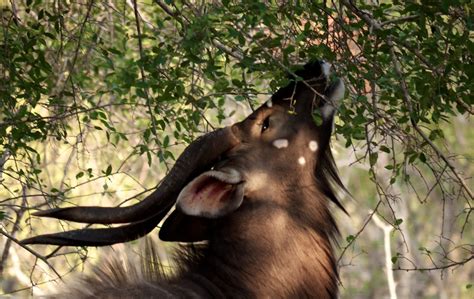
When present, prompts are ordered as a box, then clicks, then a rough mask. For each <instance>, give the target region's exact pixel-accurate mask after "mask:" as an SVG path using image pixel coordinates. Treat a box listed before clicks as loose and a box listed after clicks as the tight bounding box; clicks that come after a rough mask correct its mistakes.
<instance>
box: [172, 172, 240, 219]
mask: <svg viewBox="0 0 474 299" xmlns="http://www.w3.org/2000/svg"><path fill="white" fill-rule="evenodd" d="M243 183H244V182H243V180H242V175H241V174H240V173H239V172H238V171H237V170H235V169H233V168H223V169H218V170H209V171H206V172H204V173H202V174H201V175H199V176H198V177H197V178H195V179H194V180H192V181H191V182H190V183H189V184H187V185H186V187H184V188H183V190H182V191H181V192H180V194H179V195H178V199H177V203H176V207H177V209H179V210H181V211H182V212H183V213H185V214H187V215H190V216H201V217H207V218H217V217H220V216H223V215H225V214H227V213H230V212H232V211H234V210H235V209H237V208H238V207H239V206H240V204H241V203H242V201H243V198H244V184H243Z"/></svg>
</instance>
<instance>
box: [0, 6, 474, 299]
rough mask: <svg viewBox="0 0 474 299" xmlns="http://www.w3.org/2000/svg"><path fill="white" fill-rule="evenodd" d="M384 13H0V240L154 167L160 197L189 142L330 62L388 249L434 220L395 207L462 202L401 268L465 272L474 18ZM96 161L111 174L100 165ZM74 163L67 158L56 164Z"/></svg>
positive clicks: (26, 9) (218, 9) (398, 260)
mask: <svg viewBox="0 0 474 299" xmlns="http://www.w3.org/2000/svg"><path fill="white" fill-rule="evenodd" d="M376 2H377V3H378V1H374V2H372V1H366V2H360V1H358V2H357V3H356V2H355V1H345V0H341V1H338V2H337V1H336V3H334V4H329V2H327V1H311V2H310V1H294V2H293V1H290V2H284V1H229V0H226V1H221V2H214V1H211V2H188V1H176V2H175V1H159V0H156V1H151V0H148V1H141V2H138V3H137V2H136V1H135V0H133V1H107V2H105V1H93V0H81V1H76V2H72V1H47V0H43V1H42V0H34V1H33V0H26V1H18V2H17V1H10V2H7V1H4V2H0V5H2V7H1V13H0V18H1V22H2V28H1V31H0V70H1V78H0V101H1V105H0V140H1V141H0V171H1V174H0V183H1V185H2V186H3V187H4V189H5V191H0V194H1V195H2V198H1V199H0V221H2V223H3V224H2V228H1V231H2V232H4V235H5V236H10V237H12V238H14V236H15V234H17V233H19V232H18V230H17V228H16V229H14V227H15V223H16V226H18V225H19V224H20V223H22V224H24V219H21V218H22V216H23V212H24V211H29V210H31V209H38V208H42V207H45V206H46V205H58V204H60V203H61V201H64V200H69V199H71V198H73V197H77V196H84V194H85V193H84V192H83V191H80V190H83V189H81V188H89V189H91V190H96V191H97V189H95V188H97V186H96V185H95V184H100V185H99V187H100V189H101V191H100V192H97V193H96V194H97V195H98V196H99V195H100V194H102V195H106V194H113V193H116V192H120V190H118V189H120V188H117V187H115V186H117V179H115V178H116V177H120V178H122V175H123V176H125V177H127V176H131V177H134V176H136V177H141V178H145V177H146V176H145V177H144V176H143V175H139V173H143V171H151V170H149V169H148V168H141V170H140V171H138V170H137V169H133V166H134V165H138V164H139V165H142V164H141V163H143V162H145V163H146V164H148V166H153V167H154V169H155V171H156V172H157V174H155V173H154V172H152V174H153V175H151V176H149V177H150V179H147V180H146V182H143V183H144V184H148V185H150V186H153V185H154V184H157V183H158V179H157V177H158V176H159V174H158V173H160V172H161V173H160V174H162V173H163V172H164V171H165V170H166V169H167V168H168V165H169V164H170V163H173V160H174V158H175V157H176V156H177V154H179V150H180V148H182V147H180V145H182V144H186V143H189V142H190V141H191V140H193V139H194V138H195V137H196V136H198V135H200V134H201V133H202V132H204V131H206V130H208V129H209V128H213V127H215V126H220V125H223V124H225V123H228V122H229V120H230V119H231V118H236V117H239V116H240V115H242V114H245V111H242V109H240V108H242V107H247V108H246V109H247V110H248V107H253V106H255V105H257V103H260V102H262V101H263V100H265V98H266V97H268V95H269V94H270V93H271V92H272V91H274V90H276V89H277V88H278V87H279V86H281V85H282V84H284V83H285V81H286V74H288V73H291V72H292V70H293V69H294V66H296V65H298V64H302V63H304V62H306V61H308V60H311V59H318V58H324V59H326V60H328V61H330V62H331V63H332V64H333V68H334V69H335V71H336V72H337V73H338V75H339V76H341V77H343V78H344V80H345V83H346V86H347V88H348V90H349V92H348V95H347V97H346V99H345V101H344V103H343V104H342V105H341V106H340V108H339V118H338V120H337V122H336V134H337V136H338V138H339V141H340V142H339V143H341V144H342V145H344V146H345V147H346V148H348V149H352V150H353V152H354V154H355V156H356V158H355V160H356V161H357V163H360V165H365V166H364V167H367V168H368V172H367V171H365V173H366V174H367V175H368V176H367V177H366V179H367V180H371V181H372V182H373V184H372V187H371V189H370V190H371V191H370V192H372V193H370V194H367V195H369V196H368V197H367V199H368V202H367V203H364V205H365V206H368V207H370V208H371V209H372V210H374V211H375V212H374V213H376V214H380V215H382V216H383V217H384V220H385V221H386V222H387V223H389V224H391V225H393V227H394V229H395V231H397V232H398V234H399V235H397V236H393V239H394V240H395V239H397V240H398V238H401V239H403V238H408V237H407V236H408V235H410V232H411V233H413V232H416V231H417V228H416V227H418V229H419V226H420V225H422V224H421V223H420V222H416V221H423V219H421V220H412V221H413V222H414V223H412V222H411V221H410V222H409V221H406V217H408V216H409V215H407V213H405V217H402V216H400V215H399V214H400V213H401V212H400V207H399V205H400V203H402V204H403V205H404V206H405V208H406V209H408V210H411V211H416V212H417V213H418V212H420V211H421V210H422V208H420V206H421V204H425V203H426V202H429V201H435V203H434V204H435V207H436V209H437V212H436V215H445V214H444V212H445V210H444V206H445V205H446V204H447V203H448V204H449V205H452V207H451V208H452V210H450V212H449V213H450V214H449V215H451V216H450V218H449V219H451V221H452V222H453V223H455V226H453V227H452V228H450V232H449V233H447V232H446V231H444V230H443V228H444V227H445V224H444V218H443V220H442V221H443V223H442V224H441V231H440V232H439V231H435V230H434V229H428V230H427V231H426V232H427V233H428V234H429V235H430V236H435V235H438V236H441V237H440V241H439V243H438V244H437V246H435V247H436V250H430V249H427V248H428V247H429V246H428V245H426V244H425V243H423V245H420V248H423V249H420V251H421V254H422V255H425V256H428V257H430V258H431V259H432V260H433V263H434V265H433V264H431V262H429V261H428V262H425V263H424V264H421V265H420V264H419V263H418V262H419V261H420V260H418V261H415V262H413V260H412V259H410V258H409V254H405V253H406V252H405V253H403V252H399V253H397V255H396V256H394V257H392V258H391V260H392V262H393V264H394V267H395V268H400V269H407V270H417V269H419V268H430V269H431V268H433V269H440V270H441V269H448V268H452V267H455V268H457V267H460V266H462V265H463V264H465V263H468V262H469V261H470V260H471V259H472V245H473V239H472V233H469V231H470V230H472V227H471V226H470V223H469V217H470V213H471V211H472V206H471V203H472V198H473V193H472V191H471V190H470V189H469V183H468V182H466V181H465V180H467V178H469V172H470V171H472V166H470V164H469V159H472V152H471V153H469V152H466V151H465V149H463V148H459V151H458V152H452V151H451V150H454V149H457V147H456V142H458V141H459V140H456V138H455V137H453V136H456V135H455V134H456V130H452V129H451V128H452V127H451V125H450V123H451V122H453V121H454V122H458V119H459V118H464V119H465V118H467V117H470V116H471V115H472V113H473V110H472V104H473V103H472V99H473V97H472V95H471V90H472V89H473V84H474V83H473V82H474V80H473V75H474V68H473V67H472V65H473V56H472V53H473V50H474V36H473V33H472V32H473V26H474V24H473V22H472V15H471V13H472V10H473V9H474V7H473V6H472V3H471V2H470V1H462V0H459V1H424V0H423V1H414V2H411V1H410V2H407V3H405V2H403V1H395V0H394V1H380V3H379V4H376ZM459 131H460V132H465V134H468V132H469V130H465V131H463V130H462V129H461V130H459ZM471 137H472V136H471ZM458 139H459V138H458ZM466 139H468V138H466ZM468 140H469V139H468ZM469 144H470V146H472V143H469ZM99 149H100V153H99V154H97V157H96V158H97V160H98V161H101V162H97V161H95V160H94V159H92V154H91V152H92V153H94V154H95V153H96V152H99ZM339 150H340V151H343V149H342V147H341V148H340V149H339ZM66 151H67V152H69V153H70V154H69V156H68V157H67V158H64V157H63V156H61V157H62V158H61V159H59V158H55V157H54V156H55V155H58V156H60V155H61V154H63V153H64V152H66ZM345 151H346V152H349V151H348V150H345ZM459 154H464V155H465V156H467V159H466V157H464V158H463V157H459V156H457V155H459ZM341 160H342V159H341ZM92 162H94V163H92ZM57 163H59V164H57ZM136 163H138V164H136ZM364 163H365V164H364ZM346 164H349V163H346ZM59 165H61V170H60V171H59V172H58V169H59ZM53 169H56V172H54V170H53ZM144 169H145V170H144ZM52 172H54V173H55V175H52ZM361 176H362V174H359V176H357V177H358V178H360V177H361ZM133 180H135V181H137V180H138V179H134V178H133ZM138 181H140V180H138ZM127 182H128V181H127ZM127 184H128V185H127V186H132V184H133V183H130V182H129V183H127ZM130 188H131V189H132V191H134V193H135V194H136V193H138V192H137V189H139V188H141V189H140V192H141V193H143V192H146V191H148V189H147V188H143V187H137V184H135V185H134V186H133V187H130ZM354 188H356V186H354ZM404 188H406V189H404ZM350 189H351V190H354V189H352V188H350ZM400 190H403V191H404V192H405V193H406V194H410V197H409V198H405V197H404V196H402V195H401V194H400V193H401V192H400ZM89 191H90V190H89ZM360 192H364V191H360ZM360 192H359V191H357V194H355V195H356V196H364V194H363V193H360ZM367 192H368V191H367ZM354 193H356V192H354ZM412 194H413V196H412ZM132 197H135V196H132ZM102 198H103V196H102ZM122 199H124V198H122ZM410 199H413V200H416V199H418V201H416V202H418V205H415V204H413V202H410V201H409V200H410ZM357 200H358V201H359V202H361V201H364V200H365V199H364V197H360V198H357ZM436 202H438V203H439V202H441V203H442V207H440V206H438V205H437V203H436ZM95 203H97V201H95ZM348 205H351V203H349V204H348ZM19 211H22V212H21V213H19ZM353 213H356V211H354V212H353ZM402 214H403V213H402ZM421 214H423V215H424V214H425V213H423V212H421ZM421 214H420V215H421ZM15 215H16V217H15ZM20 215H21V216H20ZM360 215H362V214H360ZM360 215H359V216H360ZM446 215H447V214H446ZM452 215H455V216H452ZM425 216H426V215H425ZM360 217H361V221H360V223H358V224H360V226H359V228H360V230H358V229H353V230H352V231H350V230H349V232H348V233H347V234H346V235H345V236H344V238H345V239H346V241H347V243H346V244H341V245H342V246H343V248H342V251H341V252H342V253H341V261H340V262H341V264H344V263H343V261H344V258H343V256H344V254H345V253H346V252H348V251H352V252H356V253H357V252H358V250H359V249H357V248H356V247H354V246H356V244H357V242H358V240H359V236H360V235H361V234H362V232H363V231H364V228H365V227H366V224H367V223H369V222H370V220H371V218H370V217H368V218H364V217H365V216H360ZM426 217H428V216H426ZM446 217H448V216H446ZM28 219H29V218H28ZM425 219H429V218H425ZM29 221H30V220H29ZM436 221H438V220H436ZM436 223H437V222H436ZM409 225H411V227H409ZM4 228H5V229H4ZM345 232H346V230H344V233H345ZM27 233H29V232H28V231H24V232H22V236H25V235H26V234H27ZM445 233H446V235H445ZM463 234H464V235H463ZM347 235H348V236H347ZM12 238H9V239H8V240H9V241H7V238H6V239H5V242H4V243H5V244H7V243H9V242H14V240H15V239H12ZM463 238H464V239H463ZM451 239H452V240H453V244H446V243H449V242H447V241H446V240H451ZM422 242H426V243H428V242H429V240H427V239H423V240H422ZM466 244H467V245H466ZM402 247H403V246H402ZM406 247H407V248H408V247H409V246H408V245H406ZM5 248H7V247H5ZM445 249H447V250H445ZM434 251H436V252H441V253H440V254H439V255H435V254H433V252H434ZM4 252H5V251H4ZM410 254H412V253H410ZM5 257H8V252H7V253H6V255H4V257H3V258H2V260H0V263H1V264H4V263H6V258H5ZM407 260H409V261H410V262H404V261H407ZM2 268H3V267H2V265H0V269H2ZM343 271H344V268H343ZM0 273H1V271H0ZM463 273H464V272H463ZM462 277H463V278H461V279H464V277H465V276H464V274H463V276H462ZM468 282H469V281H462V283H463V284H464V285H467V284H468ZM471 283H472V282H471ZM373 287H375V288H377V285H375V286H372V288H373ZM445 288H446V289H449V288H448V287H447V286H445ZM448 291H449V292H451V293H450V294H459V293H453V292H455V291H453V290H451V289H449V290H448ZM456 292H459V291H456Z"/></svg>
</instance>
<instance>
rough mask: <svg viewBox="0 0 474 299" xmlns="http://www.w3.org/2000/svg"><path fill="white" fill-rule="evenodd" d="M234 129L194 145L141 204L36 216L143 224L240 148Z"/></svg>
mask: <svg viewBox="0 0 474 299" xmlns="http://www.w3.org/2000/svg"><path fill="white" fill-rule="evenodd" d="M238 143H239V140H238V139H237V138H236V136H235V135H234V132H233V129H232V127H226V128H222V129H218V130H216V131H213V132H210V133H208V134H206V135H204V136H202V137H200V138H198V139H196V140H195V141H193V142H192V143H191V144H190V145H189V146H188V147H187V148H186V149H185V150H184V152H183V153H182V154H181V156H180V157H179V158H178V160H176V163H175V164H174V166H173V168H172V169H171V170H170V172H169V173H168V175H167V176H166V177H165V178H164V179H163V181H162V182H161V184H160V186H159V187H158V189H156V190H155V191H154V192H153V193H152V194H150V195H149V196H147V197H146V198H145V199H143V200H142V201H141V202H139V203H137V204H135V205H132V206H128V207H96V206H88V207H70V208H57V209H51V210H46V211H39V212H36V213H34V214H33V215H35V216H41V217H50V218H57V219H62V220H69V221H75V222H81V223H100V224H111V223H128V222H136V221H141V220H143V219H146V218H149V217H151V216H152V215H156V214H160V215H161V214H164V215H166V213H167V212H168V211H169V210H170V209H171V207H172V206H173V204H174V203H175V202H176V198H177V196H178V194H179V192H180V191H181V189H182V188H183V187H184V186H185V185H186V184H187V183H188V182H189V181H190V180H191V179H193V178H194V177H195V176H197V175H198V174H200V173H202V172H203V171H205V170H207V169H209V168H210V167H211V166H212V165H213V164H214V163H215V162H216V160H217V159H218V158H219V156H220V155H221V154H223V153H225V152H226V151H228V150H230V149H231V148H232V147H234V146H235V145H237V144H238ZM164 215H163V216H162V217H164Z"/></svg>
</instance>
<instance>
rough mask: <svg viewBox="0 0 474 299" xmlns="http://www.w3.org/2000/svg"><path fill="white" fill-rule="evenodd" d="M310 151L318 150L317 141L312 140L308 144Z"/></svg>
mask: <svg viewBox="0 0 474 299" xmlns="http://www.w3.org/2000/svg"><path fill="white" fill-rule="evenodd" d="M308 147H309V150H310V151H312V152H315V151H317V150H318V143H317V142H316V141H315V140H311V141H310V142H309V144H308Z"/></svg>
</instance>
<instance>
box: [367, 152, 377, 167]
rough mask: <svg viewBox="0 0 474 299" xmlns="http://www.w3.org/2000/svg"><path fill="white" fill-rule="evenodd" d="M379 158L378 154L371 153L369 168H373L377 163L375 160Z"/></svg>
mask: <svg viewBox="0 0 474 299" xmlns="http://www.w3.org/2000/svg"><path fill="white" fill-rule="evenodd" d="M378 158H379V154H378V153H371V154H370V155H369V162H370V166H374V165H375V164H376V163H377V159H378Z"/></svg>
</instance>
